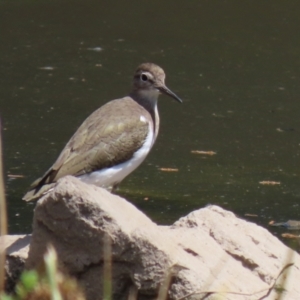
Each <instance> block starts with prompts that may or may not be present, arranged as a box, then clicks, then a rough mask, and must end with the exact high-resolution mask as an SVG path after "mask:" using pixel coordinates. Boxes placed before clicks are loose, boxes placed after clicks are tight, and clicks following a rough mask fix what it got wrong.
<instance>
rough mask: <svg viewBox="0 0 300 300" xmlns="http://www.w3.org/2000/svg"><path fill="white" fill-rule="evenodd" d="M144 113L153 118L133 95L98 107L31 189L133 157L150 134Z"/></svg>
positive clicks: (37, 188)
mask: <svg viewBox="0 0 300 300" xmlns="http://www.w3.org/2000/svg"><path fill="white" fill-rule="evenodd" d="M112 111H113V113H112ZM142 114H143V115H145V114H146V115H147V119H148V120H149V118H150V114H149V113H148V112H147V111H146V110H145V109H144V108H143V107H141V106H140V105H139V104H137V103H136V102H135V101H133V100H132V99H130V98H123V99H121V100H114V101H111V102H109V103H107V104H105V105H104V106H102V107H101V108H99V109H98V110H96V111H95V112H94V113H92V114H91V115H90V116H89V117H88V118H87V119H86V120H85V121H84V122H83V123H82V125H81V126H80V127H79V128H78V130H77V131H76V133H75V134H74V135H73V137H72V138H71V139H70V141H69V142H68V143H67V145H66V146H65V148H64V149H63V151H62V152H61V154H60V156H59V157H58V159H57V160H56V162H55V163H54V165H53V166H52V167H51V168H50V169H49V170H48V171H47V172H46V173H45V174H44V176H43V177H42V178H39V179H37V180H36V181H35V182H34V183H33V184H32V185H31V187H30V190H35V189H36V190H37V191H38V190H39V189H41V187H42V186H43V185H47V184H51V183H53V182H56V181H57V180H58V179H59V178H62V177H63V176H66V175H73V176H80V175H83V174H86V173H90V172H92V171H95V170H101V169H103V168H108V167H110V166H113V165H116V164H120V163H122V162H124V161H126V160H128V159H130V158H131V157H132V156H133V154H134V153H135V152H136V151H137V150H138V149H140V148H141V146H142V145H143V142H144V141H145V139H146V137H147V135H148V130H149V124H148V122H143V121H141V120H140V116H141V115H142ZM128 116H130V117H128ZM26 195H27V194H26ZM26 195H25V196H24V198H23V199H25V200H27V199H26ZM30 200H31V199H29V200H28V201H30Z"/></svg>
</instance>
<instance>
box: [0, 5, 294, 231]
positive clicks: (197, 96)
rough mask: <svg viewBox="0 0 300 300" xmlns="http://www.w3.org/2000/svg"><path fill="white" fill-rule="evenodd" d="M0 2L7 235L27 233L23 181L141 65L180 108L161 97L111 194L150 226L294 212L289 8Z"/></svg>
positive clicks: (123, 89)
mask: <svg viewBox="0 0 300 300" xmlns="http://www.w3.org/2000/svg"><path fill="white" fill-rule="evenodd" d="M0 5H1V12H0V14H1V16H0V19H1V24H2V26H1V28H5V30H2V34H1V38H2V42H1V45H0V60H1V73H2V76H1V78H2V80H1V82H0V85H1V88H0V104H1V116H2V118H3V122H4V127H5V130H4V155H5V156H4V159H5V168H6V174H14V175H24V176H25V177H24V178H16V179H9V178H8V179H7V183H6V187H7V197H8V202H9V203H8V205H9V220H10V224H9V228H10V232H12V233H17V232H29V231H30V227H31V219H32V210H33V207H34V206H33V205H30V204H26V203H24V202H22V201H21V200H20V199H21V196H22V195H23V194H24V192H25V190H26V189H27V187H28V185H29V184H30V183H31V181H32V180H33V179H35V178H36V177H38V176H40V175H41V174H42V173H43V172H44V171H45V170H47V168H48V167H49V166H50V165H51V164H52V163H53V161H54V160H55V159H56V157H57V155H58V154H59V152H60V151H61V149H62V147H63V146H64V144H65V143H66V142H67V141H68V139H69V138H70V136H71V135H72V133H73V132H74V131H75V130H76V128H77V127H78V126H79V125H80V124H81V122H82V121H83V120H84V119H85V118H86V117H87V116H88V115H89V114H90V113H91V112H92V111H93V110H95V109H96V108H98V107H99V106H100V105H102V104H103V103H105V102H106V101H108V100H110V99H114V98H117V97H121V96H124V95H125V94H126V93H127V92H128V91H129V88H130V86H129V83H130V80H131V76H132V73H133V71H134V69H135V67H136V66H137V65H138V64H140V63H141V62H144V61H151V62H155V63H157V64H159V65H161V66H162V67H163V68H164V69H165V70H166V73H167V85H168V86H169V87H170V88H171V89H172V90H174V92H176V93H178V94H179V95H180V96H181V97H182V98H183V100H184V103H183V105H181V106H178V105H175V104H174V103H173V102H170V101H168V99H166V98H165V97H161V99H160V103H159V108H160V115H161V132H160V135H159V138H158V141H157V143H156V145H155V148H154V150H153V151H152V153H151V154H150V156H149V157H148V158H147V160H146V162H145V163H144V164H143V166H142V167H140V168H139V169H138V170H137V171H136V172H135V173H133V174H132V175H131V176H130V177H129V178H128V179H126V181H124V183H123V184H122V185H121V188H120V190H119V193H120V194H121V195H125V196H126V197H127V198H128V199H130V200H131V201H132V202H133V203H134V204H136V205H137V206H138V207H140V208H141V209H142V210H143V211H145V212H146V213H147V214H148V215H150V216H151V217H152V218H153V219H154V220H156V221H157V222H160V223H171V222H172V221H174V220H175V219H177V218H178V217H180V216H182V215H184V214H186V213H188V212H189V211H191V210H193V209H196V208H200V207H203V206H205V205H207V204H209V203H212V204H218V205H220V206H222V207H224V208H226V209H230V210H232V211H234V212H235V213H237V214H238V215H240V216H241V217H245V214H255V215H257V216H258V217H245V218H247V219H250V220H253V221H254V222H257V223H259V224H262V225H264V226H266V227H267V226H268V222H269V221H270V220H272V219H275V220H276V221H287V220H288V219H299V204H298V203H299V198H300V188H299V168H298V166H299V160H300V157H299V154H300V151H299V148H300V136H299V129H300V127H299V125H300V120H299V109H300V104H299V103H300V102H299V88H298V86H299V70H300V68H299V64H300V59H299V55H300V54H299V53H300V40H299V38H298V34H297V32H296V30H297V28H299V25H300V24H299V23H300V19H299V17H298V13H297V12H298V11H299V8H300V7H299V6H300V4H299V3H298V2H296V1H290V2H288V3H287V2H283V1H279V0H272V1H271V0H269V1H264V2H263V3H254V2H253V1H243V2H242V3H241V2H240V1H237V0H236V1H222V2H221V1H218V3H216V2H212V1H197V2H180V3H179V2H178V4H176V2H174V1H170V0H168V1H163V2H161V1H156V0H155V1H151V2H147V3H146V2H145V3H144V2H143V3H141V2H138V1H131V2H130V4H128V3H126V4H125V2H124V3H121V2H119V3H118V5H117V6H118V7H116V4H114V3H110V2H105V3H104V2H102V1H95V0H94V1H88V2H85V1H82V0H81V1H79V0H77V1H75V0H73V1H46V0H44V1H40V2H36V1H29V0H27V1H3V0H1V1H0ZM125 5H126V7H125ZM193 150H194V151H195V150H199V151H214V152H216V155H211V156H209V155H198V154H195V153H192V152H191V151H193ZM161 167H165V168H178V170H179V171H178V172H163V171H160V170H159V168H161ZM261 181H276V182H280V184H278V185H262V184H260V183H259V182H261ZM145 199H146V200H145ZM269 229H270V230H272V231H273V232H274V233H275V234H279V233H280V232H281V231H280V230H279V229H277V228H276V229H273V228H269Z"/></svg>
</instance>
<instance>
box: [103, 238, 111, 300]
mask: <svg viewBox="0 0 300 300" xmlns="http://www.w3.org/2000/svg"><path fill="white" fill-rule="evenodd" d="M103 272H104V274H103V299H104V300H111V299H112V250H111V238H110V236H109V235H108V234H107V233H106V234H105V235H104V238H103Z"/></svg>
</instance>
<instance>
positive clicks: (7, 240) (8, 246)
mask: <svg viewBox="0 0 300 300" xmlns="http://www.w3.org/2000/svg"><path fill="white" fill-rule="evenodd" d="M30 239H31V235H5V236H2V237H0V246H1V249H5V250H6V262H5V267H4V268H5V275H6V281H5V290H6V291H7V292H9V293H10V292H12V291H13V290H14V287H15V283H16V281H17V280H18V279H19V276H20V274H21V272H22V271H23V269H24V264H25V260H26V259H27V256H28V251H29V243H30Z"/></svg>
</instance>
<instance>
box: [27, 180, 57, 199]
mask: <svg viewBox="0 0 300 300" xmlns="http://www.w3.org/2000/svg"><path fill="white" fill-rule="evenodd" d="M55 184H56V182H54V183H49V184H44V185H42V186H36V187H34V188H32V189H30V190H29V191H28V192H27V193H26V194H25V195H24V197H23V198H22V199H23V200H25V201H27V202H29V201H34V200H38V199H39V198H41V197H42V196H43V195H45V194H46V193H48V192H50V190H52V188H53V187H54V186H55Z"/></svg>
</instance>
